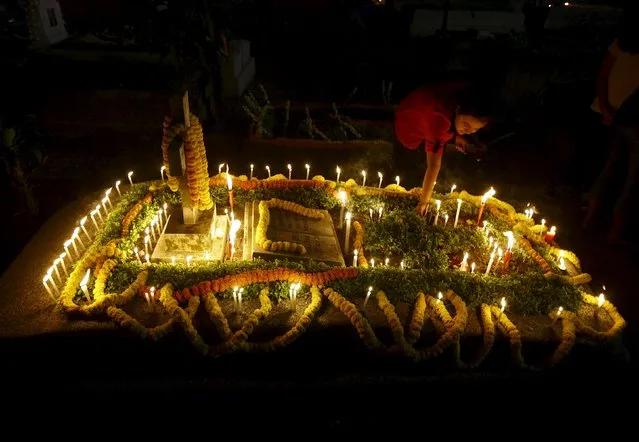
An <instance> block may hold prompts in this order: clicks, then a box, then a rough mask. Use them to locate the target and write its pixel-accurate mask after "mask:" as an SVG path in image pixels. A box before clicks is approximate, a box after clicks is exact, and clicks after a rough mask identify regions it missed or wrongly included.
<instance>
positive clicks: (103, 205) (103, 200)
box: [100, 197, 109, 216]
mask: <svg viewBox="0 0 639 442" xmlns="http://www.w3.org/2000/svg"><path fill="white" fill-rule="evenodd" d="M100 202H101V203H102V207H103V208H104V216H109V210H108V209H107V206H106V203H107V198H106V197H104V198H102V201H100Z"/></svg>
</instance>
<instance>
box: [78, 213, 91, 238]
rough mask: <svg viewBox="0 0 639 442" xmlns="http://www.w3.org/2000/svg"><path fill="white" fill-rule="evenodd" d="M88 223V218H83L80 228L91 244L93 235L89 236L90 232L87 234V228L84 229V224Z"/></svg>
mask: <svg viewBox="0 0 639 442" xmlns="http://www.w3.org/2000/svg"><path fill="white" fill-rule="evenodd" d="M86 222H87V217H86V216H85V217H84V218H82V219H81V220H80V227H81V228H82V231H83V232H84V234H85V235H86V237H87V241H89V242H91V235H89V232H87V228H86V227H84V224H85V223H86Z"/></svg>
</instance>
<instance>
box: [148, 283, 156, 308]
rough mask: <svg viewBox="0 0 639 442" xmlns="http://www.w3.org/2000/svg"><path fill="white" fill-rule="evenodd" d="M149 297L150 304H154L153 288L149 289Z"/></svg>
mask: <svg viewBox="0 0 639 442" xmlns="http://www.w3.org/2000/svg"><path fill="white" fill-rule="evenodd" d="M149 295H150V298H151V304H153V303H154V302H155V287H149Z"/></svg>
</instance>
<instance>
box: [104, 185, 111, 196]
mask: <svg viewBox="0 0 639 442" xmlns="http://www.w3.org/2000/svg"><path fill="white" fill-rule="evenodd" d="M112 191H113V187H109V188H108V189H107V190H106V191H105V192H104V194H105V195H106V196H109V195H111V192H112Z"/></svg>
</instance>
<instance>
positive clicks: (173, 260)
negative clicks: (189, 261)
mask: <svg viewBox="0 0 639 442" xmlns="http://www.w3.org/2000/svg"><path fill="white" fill-rule="evenodd" d="M171 264H172V265H175V256H171Z"/></svg>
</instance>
